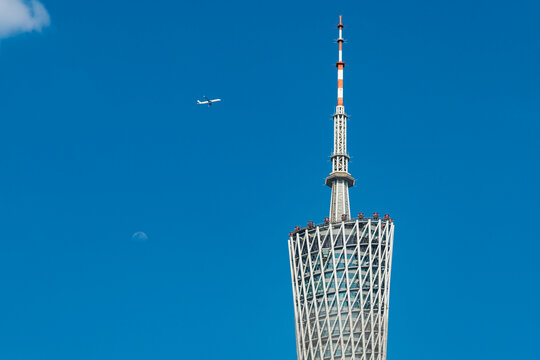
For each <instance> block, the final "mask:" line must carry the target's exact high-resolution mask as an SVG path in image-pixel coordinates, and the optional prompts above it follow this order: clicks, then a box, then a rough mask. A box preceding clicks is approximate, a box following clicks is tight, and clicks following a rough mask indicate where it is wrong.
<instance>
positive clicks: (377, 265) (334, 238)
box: [289, 16, 394, 360]
mask: <svg viewBox="0 0 540 360" xmlns="http://www.w3.org/2000/svg"><path fill="white" fill-rule="evenodd" d="M338 28H339V38H338V40H337V41H338V43H339V61H338V62H337V64H336V65H337V68H338V104H337V106H336V113H335V114H334V153H333V154H332V172H331V173H330V175H329V176H328V177H327V179H326V184H327V185H328V186H330V187H331V188H332V198H331V203H330V217H329V218H326V220H325V224H324V225H319V226H315V225H313V222H311V221H310V222H309V223H308V226H307V227H306V228H300V227H299V226H297V227H296V229H295V231H294V232H292V233H291V234H290V238H289V255H290V262H291V277H292V287H293V297H294V313H295V325H296V345H297V353H298V360H338V359H339V360H349V359H359V360H385V359H386V342H387V332H388V304H389V295H390V273H391V265H392V244H393V239H394V223H393V222H392V219H390V217H389V216H388V215H385V216H384V218H383V219H380V218H379V216H378V214H377V213H375V214H374V215H373V218H371V219H367V218H364V217H363V214H361V215H359V218H358V219H356V220H351V219H350V208H349V192H348V188H349V187H351V186H353V184H354V179H353V178H352V176H351V175H350V174H349V172H348V162H349V156H348V155H347V147H346V143H347V128H346V123H347V115H346V114H345V108H344V106H343V67H344V65H345V63H344V62H343V61H342V55H341V54H342V44H343V38H342V29H343V25H342V23H341V16H340V21H339V25H338Z"/></svg>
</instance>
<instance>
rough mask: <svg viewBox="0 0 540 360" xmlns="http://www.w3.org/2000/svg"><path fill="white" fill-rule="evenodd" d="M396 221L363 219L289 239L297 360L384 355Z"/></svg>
mask: <svg viewBox="0 0 540 360" xmlns="http://www.w3.org/2000/svg"><path fill="white" fill-rule="evenodd" d="M393 238H394V224H393V223H392V221H391V220H381V219H379V220H372V219H362V220H353V221H346V222H341V223H334V224H327V225H322V226H316V227H311V228H306V229H302V230H300V231H297V232H295V233H293V234H292V236H291V237H290V239H289V255H290V260H291V275H292V286H293V296H294V310H295V324H296V345H297V353H298V360H318V359H320V360H328V359H332V360H338V359H340V360H348V359H358V360H381V359H382V360H384V359H386V341H387V330H388V301H389V294H390V271H391V265H392V243H393Z"/></svg>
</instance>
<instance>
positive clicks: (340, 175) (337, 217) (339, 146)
mask: <svg viewBox="0 0 540 360" xmlns="http://www.w3.org/2000/svg"><path fill="white" fill-rule="evenodd" d="M337 27H338V29H339V38H338V39H337V42H338V44H339V58H338V59H339V60H338V62H336V67H337V71H338V92H337V106H336V112H335V113H334V153H333V154H332V156H331V158H332V172H331V173H330V175H329V176H328V177H327V178H326V185H327V186H329V187H331V188H332V198H331V200H330V222H333V223H334V222H339V221H343V220H349V219H350V218H351V209H350V204H349V187H351V186H353V185H354V178H353V177H352V176H351V174H349V155H347V118H348V116H347V114H345V106H344V105H343V68H344V67H345V63H344V62H343V54H342V52H343V41H344V40H343V23H342V21H341V15H340V16H339V24H338V26H337Z"/></svg>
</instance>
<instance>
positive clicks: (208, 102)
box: [197, 96, 221, 107]
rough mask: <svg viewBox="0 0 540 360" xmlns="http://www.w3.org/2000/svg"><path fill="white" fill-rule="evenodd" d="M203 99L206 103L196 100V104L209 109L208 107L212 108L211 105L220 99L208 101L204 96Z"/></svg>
mask: <svg viewBox="0 0 540 360" xmlns="http://www.w3.org/2000/svg"><path fill="white" fill-rule="evenodd" d="M203 98H205V99H206V101H199V100H197V104H199V105H202V104H208V107H210V106H212V104H213V103H215V102H218V101H221V99H214V100H210V99H209V98H207V97H206V96H203Z"/></svg>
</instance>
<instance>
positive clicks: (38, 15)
mask: <svg viewBox="0 0 540 360" xmlns="http://www.w3.org/2000/svg"><path fill="white" fill-rule="evenodd" d="M49 23H50V18H49V13H48V12H47V10H46V9H45V7H44V6H43V4H42V3H40V2H39V1H37V0H0V38H6V37H9V36H11V35H15V34H18V33H22V32H29V31H41V29H42V28H43V27H45V26H47V25H49Z"/></svg>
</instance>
